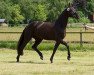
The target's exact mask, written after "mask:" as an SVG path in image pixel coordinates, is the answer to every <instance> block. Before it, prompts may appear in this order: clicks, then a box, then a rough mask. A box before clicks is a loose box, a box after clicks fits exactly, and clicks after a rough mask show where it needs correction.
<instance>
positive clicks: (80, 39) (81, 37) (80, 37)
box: [0, 32, 94, 46]
mask: <svg viewBox="0 0 94 75" xmlns="http://www.w3.org/2000/svg"><path fill="white" fill-rule="evenodd" d="M21 33H22V32H0V34H21ZM67 34H79V41H68V42H71V43H80V46H82V45H83V43H94V42H93V41H83V34H91V36H92V34H94V32H67Z"/></svg>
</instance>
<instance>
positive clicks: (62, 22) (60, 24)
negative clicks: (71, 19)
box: [55, 12, 68, 30]
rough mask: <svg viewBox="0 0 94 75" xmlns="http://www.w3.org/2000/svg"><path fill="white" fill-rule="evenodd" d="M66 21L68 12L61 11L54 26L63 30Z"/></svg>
mask: <svg viewBox="0 0 94 75" xmlns="http://www.w3.org/2000/svg"><path fill="white" fill-rule="evenodd" d="M67 23H68V14H67V13H66V12H63V13H62V14H61V15H60V16H59V17H58V19H57V20H56V22H55V27H56V28H60V29H63V30H65V29H66V26H67Z"/></svg>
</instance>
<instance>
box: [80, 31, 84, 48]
mask: <svg viewBox="0 0 94 75" xmlns="http://www.w3.org/2000/svg"><path fill="white" fill-rule="evenodd" d="M82 37H83V36H82V30H80V47H82V46H83V39H82Z"/></svg>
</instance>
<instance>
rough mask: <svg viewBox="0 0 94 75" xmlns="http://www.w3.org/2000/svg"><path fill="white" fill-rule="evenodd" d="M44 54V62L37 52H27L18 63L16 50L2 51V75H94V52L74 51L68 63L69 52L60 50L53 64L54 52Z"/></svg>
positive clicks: (0, 57) (0, 69)
mask: <svg viewBox="0 0 94 75" xmlns="http://www.w3.org/2000/svg"><path fill="white" fill-rule="evenodd" d="M42 53H43V55H44V60H40V58H39V56H38V54H37V53H36V52H35V51H29V50H25V51H24V56H21V58H20V62H19V63H17V62H16V50H9V49H0V75H94V52H91V51H88V52H73V51H72V52H71V57H72V58H71V61H68V60H67V59H66V56H67V51H59V50H58V51H57V52H56V54H55V57H54V63H52V64H51V63H50V61H49V59H50V56H51V54H52V51H42Z"/></svg>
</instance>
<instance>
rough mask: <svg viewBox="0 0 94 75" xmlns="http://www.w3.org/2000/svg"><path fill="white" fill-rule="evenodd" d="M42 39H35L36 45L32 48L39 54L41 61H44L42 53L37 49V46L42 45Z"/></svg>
mask: <svg viewBox="0 0 94 75" xmlns="http://www.w3.org/2000/svg"><path fill="white" fill-rule="evenodd" d="M41 41H42V39H35V43H34V45H33V46H32V48H33V49H34V50H35V51H36V52H37V53H38V54H39V56H40V59H42V60H43V55H42V53H41V52H40V51H39V50H38V49H37V46H38V45H39V44H40V43H41Z"/></svg>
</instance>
